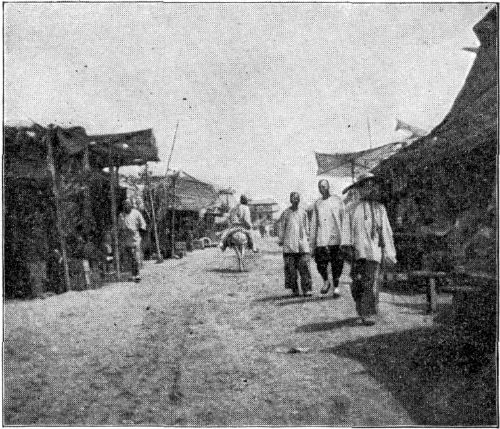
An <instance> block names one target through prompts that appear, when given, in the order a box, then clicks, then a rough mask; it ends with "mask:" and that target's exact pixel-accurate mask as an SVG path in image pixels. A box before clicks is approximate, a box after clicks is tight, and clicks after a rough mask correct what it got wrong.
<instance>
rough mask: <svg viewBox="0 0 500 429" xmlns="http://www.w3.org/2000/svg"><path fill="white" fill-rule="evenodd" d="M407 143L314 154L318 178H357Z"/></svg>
mask: <svg viewBox="0 0 500 429" xmlns="http://www.w3.org/2000/svg"><path fill="white" fill-rule="evenodd" d="M406 144H407V142H394V143H389V144H386V145H383V146H380V147H377V148H374V149H367V150H362V151H359V152H346V153H319V152H316V153H315V155H316V162H317V163H318V173H317V174H318V176H321V175H325V176H334V177H353V178H354V177H357V176H359V175H360V174H361V173H366V172H368V171H370V170H371V169H373V168H375V167H376V166H377V165H378V164H379V163H380V162H381V161H383V160H384V159H387V158H389V157H390V156H392V155H394V154H395V153H396V152H398V151H399V150H400V149H401V148H403V147H404V146H405V145H406Z"/></svg>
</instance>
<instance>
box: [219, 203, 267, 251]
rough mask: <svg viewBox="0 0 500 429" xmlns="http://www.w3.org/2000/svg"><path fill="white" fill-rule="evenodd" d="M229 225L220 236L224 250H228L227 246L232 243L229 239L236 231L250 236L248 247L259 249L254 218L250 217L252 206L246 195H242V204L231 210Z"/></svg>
mask: <svg viewBox="0 0 500 429" xmlns="http://www.w3.org/2000/svg"><path fill="white" fill-rule="evenodd" d="M229 225H230V227H229V228H228V229H226V230H225V231H224V232H223V234H222V236H221V238H220V243H219V247H220V248H221V250H222V251H224V250H226V247H228V246H229V245H230V243H229V239H230V238H231V235H232V234H233V233H234V232H236V231H242V232H244V233H245V234H246V235H247V237H248V247H249V248H251V249H252V250H253V251H254V252H257V251H258V250H257V248H256V246H255V240H254V238H253V234H252V220H251V217H250V208H249V207H248V198H247V197H246V196H245V195H242V196H241V197H240V204H238V205H237V206H236V207H234V208H232V209H231V210H230V211H229Z"/></svg>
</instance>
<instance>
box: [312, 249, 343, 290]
mask: <svg viewBox="0 0 500 429" xmlns="http://www.w3.org/2000/svg"><path fill="white" fill-rule="evenodd" d="M314 260H315V261H316V267H317V268H318V272H319V274H320V275H321V277H322V278H323V280H328V263H330V265H331V267H332V279H333V283H334V287H337V286H338V285H339V277H340V276H341V275H342V269H343V268H344V260H343V259H342V257H341V254H340V246H321V247H317V248H316V249H315V251H314Z"/></svg>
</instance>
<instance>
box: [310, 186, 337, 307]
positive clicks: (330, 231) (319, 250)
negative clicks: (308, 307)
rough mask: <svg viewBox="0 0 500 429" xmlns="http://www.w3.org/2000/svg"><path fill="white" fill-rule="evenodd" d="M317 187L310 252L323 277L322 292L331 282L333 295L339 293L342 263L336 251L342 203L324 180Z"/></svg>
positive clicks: (328, 287)
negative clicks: (329, 272) (318, 196)
mask: <svg viewBox="0 0 500 429" xmlns="http://www.w3.org/2000/svg"><path fill="white" fill-rule="evenodd" d="M318 189H319V192H320V194H321V198H319V199H318V200H317V201H316V202H315V203H314V210H313V215H312V222H311V253H312V255H313V256H314V260H315V261H316V266H317V268H318V272H319V274H320V275H321V277H322V278H323V288H322V289H321V293H322V294H326V293H327V292H328V291H329V290H330V288H331V286H332V282H333V286H334V288H333V296H334V297H335V298H338V297H340V294H339V278H340V276H341V274H342V268H343V267H344V260H343V259H342V257H341V253H340V241H341V235H342V221H343V217H344V203H343V202H342V199H341V198H340V197H339V196H337V195H331V194H330V184H329V183H328V180H320V181H319V183H318ZM328 264H330V266H331V273H332V280H331V281H330V279H329V278H328Z"/></svg>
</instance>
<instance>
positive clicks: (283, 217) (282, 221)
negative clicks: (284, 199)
mask: <svg viewBox="0 0 500 429" xmlns="http://www.w3.org/2000/svg"><path fill="white" fill-rule="evenodd" d="M286 215H287V210H285V211H284V212H283V213H282V214H281V216H280V220H279V222H278V225H279V228H278V243H280V244H283V242H284V240H285V222H286Z"/></svg>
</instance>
